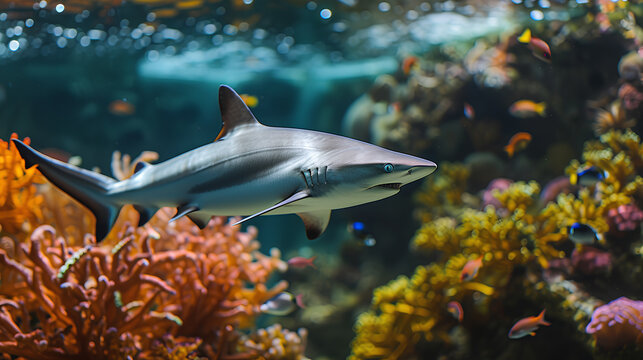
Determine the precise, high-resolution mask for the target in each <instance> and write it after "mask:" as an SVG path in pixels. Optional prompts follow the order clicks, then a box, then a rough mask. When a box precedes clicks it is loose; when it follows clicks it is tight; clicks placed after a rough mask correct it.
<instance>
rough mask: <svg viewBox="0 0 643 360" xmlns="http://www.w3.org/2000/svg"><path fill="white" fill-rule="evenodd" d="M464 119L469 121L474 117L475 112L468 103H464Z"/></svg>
mask: <svg viewBox="0 0 643 360" xmlns="http://www.w3.org/2000/svg"><path fill="white" fill-rule="evenodd" d="M464 117H466V118H467V119H469V120H473V118H475V117H476V112H475V111H474V110H473V106H471V104H469V103H464Z"/></svg>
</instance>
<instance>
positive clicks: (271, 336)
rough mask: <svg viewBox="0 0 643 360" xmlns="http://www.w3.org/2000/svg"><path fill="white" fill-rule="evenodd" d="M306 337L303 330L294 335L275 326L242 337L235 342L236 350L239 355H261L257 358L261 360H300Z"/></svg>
mask: <svg viewBox="0 0 643 360" xmlns="http://www.w3.org/2000/svg"><path fill="white" fill-rule="evenodd" d="M307 336H308V332H307V330H306V329H304V328H301V329H299V330H298V331H297V332H296V333H295V332H292V331H289V330H287V329H284V328H282V327H281V325H279V324H275V325H272V326H269V327H268V328H266V329H259V330H257V331H256V332H254V333H253V334H250V335H242V336H241V337H240V338H239V339H238V340H237V341H238V342H237V348H238V352H239V353H255V354H262V355H261V357H258V358H257V359H262V360H264V359H265V360H273V359H280V360H301V359H303V357H302V354H303V353H304V349H305V348H306V337H307Z"/></svg>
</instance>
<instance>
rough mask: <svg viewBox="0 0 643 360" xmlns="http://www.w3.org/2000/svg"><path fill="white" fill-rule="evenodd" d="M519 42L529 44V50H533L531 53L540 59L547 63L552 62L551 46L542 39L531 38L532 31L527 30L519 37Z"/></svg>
mask: <svg viewBox="0 0 643 360" xmlns="http://www.w3.org/2000/svg"><path fill="white" fill-rule="evenodd" d="M518 42H521V43H523V44H527V45H528V47H529V49H531V53H532V54H534V56H535V57H537V58H538V59H540V60H542V61H544V62H547V63H549V62H551V49H549V45H547V43H546V42H544V41H543V40H542V39H539V38H537V37H534V36H531V30H530V29H527V30H525V31H524V32H523V33H522V34H521V35H520V36H519V37H518Z"/></svg>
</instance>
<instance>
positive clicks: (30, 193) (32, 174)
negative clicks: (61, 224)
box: [0, 133, 44, 237]
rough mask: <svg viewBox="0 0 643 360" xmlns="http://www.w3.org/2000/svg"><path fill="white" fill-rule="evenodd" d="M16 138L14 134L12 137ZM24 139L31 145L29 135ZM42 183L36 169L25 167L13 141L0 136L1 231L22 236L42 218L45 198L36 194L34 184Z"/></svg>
mask: <svg viewBox="0 0 643 360" xmlns="http://www.w3.org/2000/svg"><path fill="white" fill-rule="evenodd" d="M17 138H18V135H16V134H15V133H14V134H11V139H17ZM24 142H25V143H27V144H29V142H30V140H29V138H25V139H24ZM43 182H44V177H43V176H42V175H40V173H39V172H38V171H36V169H35V168H31V169H27V170H25V168H24V166H23V160H22V157H20V154H19V153H18V150H17V149H16V147H15V146H14V145H13V143H11V141H9V142H6V141H3V140H1V139H0V232H3V233H5V234H12V235H13V236H20V237H22V236H24V235H25V234H26V233H28V232H29V231H31V230H33V229H34V226H33V224H35V223H37V222H38V221H41V219H42V212H41V205H42V202H43V197H42V196H41V195H38V194H37V193H36V186H35V184H41V183H43Z"/></svg>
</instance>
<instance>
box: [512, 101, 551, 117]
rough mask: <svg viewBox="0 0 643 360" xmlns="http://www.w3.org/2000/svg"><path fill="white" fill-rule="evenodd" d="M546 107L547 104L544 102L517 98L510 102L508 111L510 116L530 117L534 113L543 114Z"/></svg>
mask: <svg viewBox="0 0 643 360" xmlns="http://www.w3.org/2000/svg"><path fill="white" fill-rule="evenodd" d="M546 109H547V104H545V103H544V102H539V103H537V102H534V101H531V100H518V101H516V102H515V103H513V104H511V106H510V107H509V113H510V114H511V115H512V116H515V117H519V118H523V119H524V118H530V117H533V116H535V115H540V116H545V115H546V113H545V110H546Z"/></svg>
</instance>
